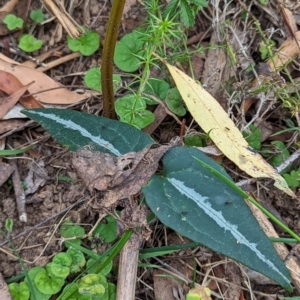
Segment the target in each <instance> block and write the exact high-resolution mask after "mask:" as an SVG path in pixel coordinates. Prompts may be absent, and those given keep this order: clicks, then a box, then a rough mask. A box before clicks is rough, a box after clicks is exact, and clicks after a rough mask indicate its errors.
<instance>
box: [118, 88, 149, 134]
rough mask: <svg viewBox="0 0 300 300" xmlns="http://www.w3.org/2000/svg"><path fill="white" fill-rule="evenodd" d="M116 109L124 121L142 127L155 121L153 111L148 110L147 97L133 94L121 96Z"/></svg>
mask: <svg viewBox="0 0 300 300" xmlns="http://www.w3.org/2000/svg"><path fill="white" fill-rule="evenodd" d="M115 110H116V113H117V114H118V116H119V117H120V120H121V121H122V122H125V123H128V124H131V125H133V126H136V127H137V128H140V129H142V128H144V127H146V126H147V125H149V124H151V123H152V122H153V121H154V115H153V113H152V112H150V111H148V110H146V101H145V99H144V98H143V97H137V96H135V95H133V94H131V95H126V96H124V97H121V98H119V99H118V100H117V101H116V103H115Z"/></svg>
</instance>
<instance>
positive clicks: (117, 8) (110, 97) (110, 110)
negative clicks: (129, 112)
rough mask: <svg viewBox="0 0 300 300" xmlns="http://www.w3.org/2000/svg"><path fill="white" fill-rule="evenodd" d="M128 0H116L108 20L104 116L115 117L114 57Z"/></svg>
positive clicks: (102, 80)
mask: <svg viewBox="0 0 300 300" xmlns="http://www.w3.org/2000/svg"><path fill="white" fill-rule="evenodd" d="M125 2H126V0H114V1H113V5H112V8H111V12H110V15H109V20H108V27H107V32H106V37H105V42H104V47H103V53H102V66H101V83H102V97H103V116H104V117H107V118H110V119H115V118H116V113H115V103H114V102H115V101H114V87H113V58H114V53H115V47H116V42H117V37H118V32H119V27H120V24H121V18H122V14H123V9H124V5H125Z"/></svg>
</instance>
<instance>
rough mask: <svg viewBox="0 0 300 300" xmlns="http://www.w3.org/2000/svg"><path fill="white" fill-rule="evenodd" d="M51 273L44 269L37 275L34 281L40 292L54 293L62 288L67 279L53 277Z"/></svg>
mask: <svg viewBox="0 0 300 300" xmlns="http://www.w3.org/2000/svg"><path fill="white" fill-rule="evenodd" d="M49 275H50V274H49V273H48V272H47V271H46V270H44V271H42V272H40V273H38V274H37V275H36V276H35V278H34V282H35V285H36V287H37V288H38V289H39V291H40V292H42V293H43V294H46V295H53V294H56V293H58V292H59V291H60V290H61V288H62V286H63V285H64V283H65V280H64V279H63V278H60V277H55V276H53V277H51V276H49Z"/></svg>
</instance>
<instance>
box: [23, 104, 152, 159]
mask: <svg viewBox="0 0 300 300" xmlns="http://www.w3.org/2000/svg"><path fill="white" fill-rule="evenodd" d="M22 112H23V113H24V114H25V115H26V116H28V117H30V118H31V119H33V120H35V121H36V122H38V123H39V124H40V125H42V126H43V127H44V128H45V129H46V130H47V131H48V132H49V133H50V134H51V135H52V136H53V137H54V138H55V139H56V140H57V141H58V142H59V143H60V144H62V145H63V146H68V147H69V148H70V150H71V151H77V150H78V149H80V148H82V147H84V146H86V145H89V146H90V147H91V149H93V150H94V151H101V152H106V153H110V154H113V155H115V156H121V155H123V154H125V153H128V152H130V151H136V152H138V151H140V150H142V149H144V148H145V147H147V146H149V145H151V144H153V140H152V139H151V137H150V136H149V135H147V134H146V133H144V132H142V131H140V130H138V129H136V128H135V127H133V126H131V125H128V124H124V123H121V122H119V121H116V120H111V119H107V118H104V117H99V116H95V115H90V114H86V113H81V112H77V111H74V110H66V109H55V108H51V109H50V108H49V109H47V108H46V109H44V108H42V109H31V110H23V111H22Z"/></svg>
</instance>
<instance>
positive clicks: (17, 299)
mask: <svg viewBox="0 0 300 300" xmlns="http://www.w3.org/2000/svg"><path fill="white" fill-rule="evenodd" d="M8 288H9V292H10V294H11V296H12V297H13V299H14V300H28V299H29V297H30V291H29V288H28V285H27V284H26V283H25V282H21V283H11V284H10V285H9V286H8Z"/></svg>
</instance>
